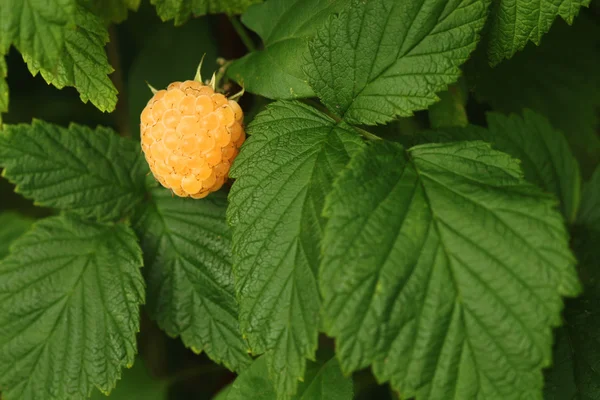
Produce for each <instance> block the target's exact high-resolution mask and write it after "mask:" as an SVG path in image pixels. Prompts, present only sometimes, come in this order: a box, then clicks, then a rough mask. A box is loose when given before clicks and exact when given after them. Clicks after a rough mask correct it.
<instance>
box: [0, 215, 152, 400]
mask: <svg viewBox="0 0 600 400" xmlns="http://www.w3.org/2000/svg"><path fill="white" fill-rule="evenodd" d="M141 265H142V254H141V251H140V248H139V246H138V244H137V243H136V239H135V235H134V233H133V232H132V231H131V229H129V228H128V227H126V226H124V225H122V224H110V225H109V224H106V225H105V224H99V223H95V222H89V221H83V220H79V219H75V218H73V217H67V216H59V217H52V218H47V219H45V220H42V221H40V222H38V223H36V224H35V225H34V227H33V229H32V230H31V231H29V232H28V233H26V234H25V235H23V236H22V237H21V238H20V239H18V240H17V241H16V242H14V243H13V246H12V252H11V254H10V255H9V256H8V257H7V258H5V259H4V260H3V261H2V262H0V326H1V327H2V328H1V329H0V386H1V387H2V390H3V394H4V396H6V398H7V399H12V400H19V399H27V400H38V399H40V400H54V399H56V400H64V399H83V398H87V397H89V396H90V394H91V392H92V390H93V388H94V387H97V388H98V389H100V390H101V391H102V392H105V393H108V392H110V390H111V389H112V388H113V387H114V386H115V384H116V382H117V380H118V379H119V378H120V376H121V368H122V367H124V366H131V364H133V360H134V355H135V352H136V339H135V335H136V333H137V332H138V331H139V305H140V304H141V303H142V302H143V301H144V281H143V279H142V275H141V273H140V267H141Z"/></svg>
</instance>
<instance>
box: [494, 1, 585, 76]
mask: <svg viewBox="0 0 600 400" xmlns="http://www.w3.org/2000/svg"><path fill="white" fill-rule="evenodd" d="M589 4H590V0H539V1H531V0H497V1H494V2H492V10H491V13H490V17H489V20H490V23H489V25H490V28H489V45H488V57H489V60H490V64H492V65H496V64H498V63H500V62H501V61H502V60H504V59H506V58H511V57H512V56H513V55H515V53H516V52H517V51H519V50H523V49H524V48H525V45H527V43H528V42H529V41H531V42H533V43H535V44H536V45H539V44H540V42H541V40H542V36H543V35H544V34H545V33H546V32H548V31H549V30H550V27H551V26H552V23H553V22H554V20H555V19H556V17H557V16H560V17H562V18H563V19H564V20H565V21H567V22H568V23H569V24H572V23H573V19H574V18H575V17H576V16H577V14H579V9H580V7H582V6H584V7H587V6H588V5H589ZM557 54H560V53H557Z"/></svg>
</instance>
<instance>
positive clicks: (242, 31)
mask: <svg viewBox="0 0 600 400" xmlns="http://www.w3.org/2000/svg"><path fill="white" fill-rule="evenodd" d="M227 18H228V19H229V22H231V25H232V26H233V29H234V30H235V32H236V33H237V34H238V36H239V37H240V39H241V40H242V43H244V46H246V48H247V49H248V51H250V52H255V51H256V50H257V48H256V45H255V44H254V41H253V40H252V38H251V37H250V34H249V33H248V31H247V30H246V28H244V25H242V23H241V22H240V20H239V19H238V18H237V17H236V16H235V15H230V14H228V15H227Z"/></svg>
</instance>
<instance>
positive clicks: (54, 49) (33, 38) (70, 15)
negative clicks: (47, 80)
mask: <svg viewBox="0 0 600 400" xmlns="http://www.w3.org/2000/svg"><path fill="white" fill-rule="evenodd" d="M76 8H77V5H76V0H28V1H23V0H2V2H0V54H6V53H7V52H8V48H9V47H10V45H11V44H14V45H15V47H16V48H17V49H18V50H19V51H20V52H21V54H23V56H27V57H28V58H31V59H35V60H36V62H37V63H38V64H39V65H40V68H44V69H47V70H51V71H54V70H56V68H57V65H58V60H59V58H60V54H61V52H62V51H63V47H64V46H65V41H66V32H67V31H68V30H72V29H74V28H75V10H76Z"/></svg>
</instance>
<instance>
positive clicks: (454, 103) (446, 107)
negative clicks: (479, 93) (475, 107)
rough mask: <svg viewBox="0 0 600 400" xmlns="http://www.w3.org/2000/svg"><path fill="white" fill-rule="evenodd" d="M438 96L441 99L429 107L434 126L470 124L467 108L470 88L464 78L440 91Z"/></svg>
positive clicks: (444, 126) (463, 125)
mask: <svg viewBox="0 0 600 400" xmlns="http://www.w3.org/2000/svg"><path fill="white" fill-rule="evenodd" d="M438 96H439V98H440V101H438V102H437V103H435V104H433V105H432V106H431V107H429V121H430V122H431V127H432V128H447V127H454V126H458V127H465V126H467V125H469V118H468V117H467V110H466V105H467V100H468V98H469V89H468V87H467V84H466V81H465V80H464V79H460V80H459V81H458V82H457V83H456V84H453V85H450V86H449V87H448V90H446V91H445V92H442V93H438Z"/></svg>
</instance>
